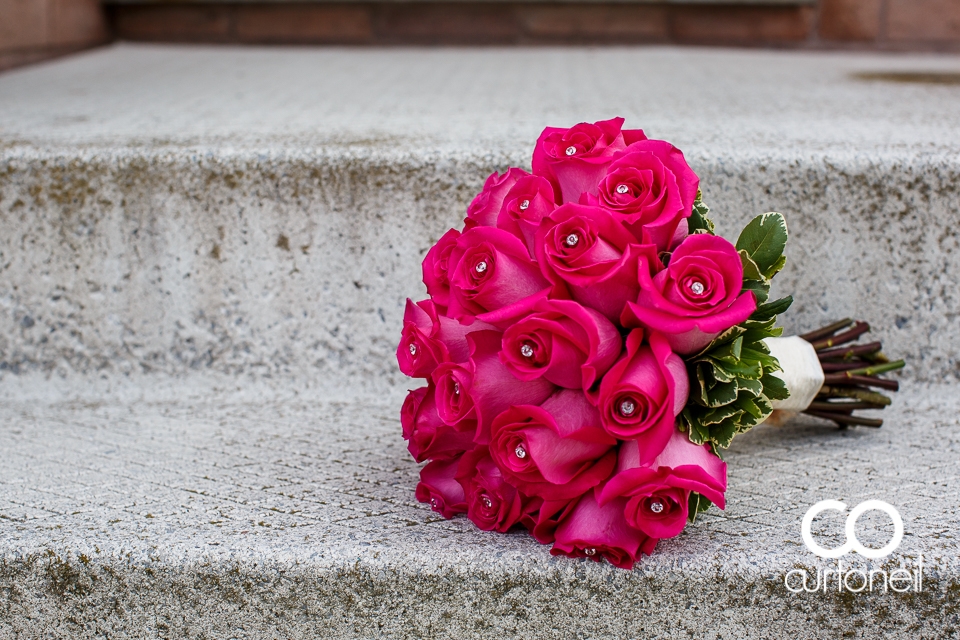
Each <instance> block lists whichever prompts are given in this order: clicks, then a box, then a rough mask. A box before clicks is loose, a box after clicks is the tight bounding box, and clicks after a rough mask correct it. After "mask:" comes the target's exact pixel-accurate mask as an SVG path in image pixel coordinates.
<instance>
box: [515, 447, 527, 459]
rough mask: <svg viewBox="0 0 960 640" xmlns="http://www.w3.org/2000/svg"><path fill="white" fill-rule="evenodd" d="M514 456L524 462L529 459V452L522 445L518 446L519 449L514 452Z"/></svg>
mask: <svg viewBox="0 0 960 640" xmlns="http://www.w3.org/2000/svg"><path fill="white" fill-rule="evenodd" d="M513 454H514V455H515V456H517V457H518V458H520V459H521V460H523V459H524V458H526V457H527V450H526V449H524V448H523V445H522V444H518V445H517V448H516V449H514V450H513Z"/></svg>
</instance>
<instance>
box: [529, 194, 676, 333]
mask: <svg viewBox="0 0 960 640" xmlns="http://www.w3.org/2000/svg"><path fill="white" fill-rule="evenodd" d="M536 249H537V262H538V263H539V265H540V269H541V271H542V272H543V274H544V275H545V276H546V277H547V278H549V279H550V281H551V282H552V283H553V284H554V287H555V289H559V290H560V292H561V293H557V292H555V293H554V295H553V297H568V296H566V295H564V294H563V293H562V292H563V291H564V290H566V291H569V294H570V295H569V297H572V298H573V299H574V300H576V301H577V302H579V303H580V304H582V305H584V306H586V307H590V308H591V309H596V310H597V311H599V312H600V313H602V314H603V315H604V316H606V317H607V318H609V319H610V320H612V321H614V322H617V321H619V319H620V314H621V312H622V311H623V307H624V305H625V304H626V303H627V302H628V301H634V300H636V299H637V295H638V294H639V291H640V285H639V284H638V282H637V269H638V264H639V263H638V257H639V256H641V255H642V256H646V257H647V260H645V261H644V263H643V264H644V265H645V266H646V267H647V268H654V267H655V266H656V265H657V264H658V263H659V260H658V259H657V248H656V247H655V246H653V245H638V244H637V241H636V238H634V237H633V234H631V233H630V232H629V231H627V230H626V229H625V228H624V226H623V225H621V224H620V223H619V222H618V221H617V220H616V219H614V217H613V214H611V213H610V212H609V211H605V210H603V209H601V208H600V207H592V206H586V205H580V204H565V205H563V206H561V207H559V208H558V209H557V210H556V211H554V212H553V213H551V214H550V215H549V216H547V217H546V218H544V219H543V221H542V222H541V223H540V228H539V229H537V242H536Z"/></svg>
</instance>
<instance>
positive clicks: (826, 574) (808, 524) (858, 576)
mask: <svg viewBox="0 0 960 640" xmlns="http://www.w3.org/2000/svg"><path fill="white" fill-rule="evenodd" d="M846 509H847V505H845V504H844V503H842V502H840V501H839V500H821V501H820V502H818V503H817V504H815V505H813V506H812V507H810V509H809V510H808V511H807V513H806V515H804V516H803V520H802V521H801V523H800V536H801V537H802V538H803V543H804V544H805V545H806V547H807V549H809V550H810V551H811V552H812V553H813V554H814V555H816V556H819V557H821V558H829V559H836V560H837V568H836V569H832V568H826V569H820V568H818V569H817V570H816V573H814V574H812V575H811V572H809V571H807V570H806V569H793V570H791V571H788V572H787V575H786V576H784V578H783V583H784V586H786V587H787V590H788V591H790V592H792V593H801V592H807V593H816V592H818V591H822V592H823V593H826V592H827V590H828V589H833V588H834V586H833V585H834V584H835V585H836V587H835V588H836V590H837V591H839V592H843V591H849V592H851V593H860V592H861V591H869V592H872V591H880V592H883V593H885V592H887V591H891V590H892V591H895V592H897V593H906V592H908V591H914V592H920V591H921V590H922V589H923V554H919V555H918V557H917V560H916V563H915V565H914V566H913V567H912V569H908V568H907V564H905V562H904V559H903V558H902V557H901V559H900V568H898V569H893V570H892V571H889V572H888V571H887V570H886V569H870V570H869V571H865V570H862V569H856V568H848V569H847V570H846V571H844V568H843V561H842V557H843V556H845V555H846V554H848V553H850V552H851V551H854V552H856V553H857V555H859V556H862V557H864V558H867V559H869V560H879V559H880V558H886V557H887V556H889V555H890V554H891V553H893V552H894V551H896V550H897V548H898V547H899V546H900V542H901V541H902V540H903V519H902V518H901V517H900V512H899V511H897V510H896V508H895V507H894V506H893V505H891V504H888V503H886V502H884V501H882V500H867V501H866V502H861V503H860V504H858V505H857V506H856V507H854V508H853V510H851V511H850V513H849V515H847V521H846V524H845V526H844V533H845V534H846V541H845V542H844V544H842V545H840V546H839V547H834V548H832V549H826V548H824V547H821V546H820V545H819V544H817V542H816V540H814V538H813V532H812V531H811V528H812V525H813V520H814V518H816V517H817V516H818V515H820V514H821V513H822V512H824V511H831V510H832V511H839V512H840V513H843V512H844V511H846ZM868 511H880V512H883V513H885V514H886V515H887V516H888V517H889V518H890V520H892V521H893V537H892V538H890V540H889V541H888V542H887V544H885V545H884V546H882V547H880V548H879V549H874V548H872V547H868V546H866V545H864V544H862V543H861V542H860V540H859V539H858V538H857V520H859V519H860V516H862V515H863V514H865V513H867V512H868Z"/></svg>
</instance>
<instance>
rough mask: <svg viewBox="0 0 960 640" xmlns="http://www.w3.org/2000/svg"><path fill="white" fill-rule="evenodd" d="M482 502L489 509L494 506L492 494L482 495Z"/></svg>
mask: <svg viewBox="0 0 960 640" xmlns="http://www.w3.org/2000/svg"><path fill="white" fill-rule="evenodd" d="M480 502H482V503H483V506H485V507H486V508H487V509H489V508H490V507H492V506H493V500H491V499H490V496H488V495H486V494H484V495H482V496H480Z"/></svg>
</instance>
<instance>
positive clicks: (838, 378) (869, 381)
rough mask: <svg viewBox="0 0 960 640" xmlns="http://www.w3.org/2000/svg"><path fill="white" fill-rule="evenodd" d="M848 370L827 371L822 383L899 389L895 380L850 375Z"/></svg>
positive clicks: (898, 384) (891, 389)
mask: <svg viewBox="0 0 960 640" xmlns="http://www.w3.org/2000/svg"><path fill="white" fill-rule="evenodd" d="M848 373H849V371H847V372H844V373H828V374H827V375H825V376H824V380H823V382H824V384H830V385H833V384H839V385H848V384H859V385H863V386H864V387H880V388H881V389H889V390H890V391H898V390H899V389H900V383H899V382H897V381H896V380H884V379H882V378H871V377H870V376H851V375H847V374H848Z"/></svg>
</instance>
